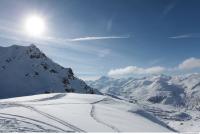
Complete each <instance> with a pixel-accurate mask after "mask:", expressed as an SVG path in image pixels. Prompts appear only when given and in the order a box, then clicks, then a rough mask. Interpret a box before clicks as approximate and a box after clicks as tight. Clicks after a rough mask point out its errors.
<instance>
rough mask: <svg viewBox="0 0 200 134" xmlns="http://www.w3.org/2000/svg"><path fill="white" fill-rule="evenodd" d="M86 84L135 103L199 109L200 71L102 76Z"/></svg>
mask: <svg viewBox="0 0 200 134" xmlns="http://www.w3.org/2000/svg"><path fill="white" fill-rule="evenodd" d="M87 83H88V85H90V86H91V87H93V88H96V89H99V91H101V92H102V93H105V94H110V95H115V96H121V97H124V98H126V99H131V101H135V102H148V103H152V104H166V105H172V106H178V107H185V108H188V109H200V74H198V73H195V74H188V75H179V76H167V75H156V76H148V77H143V78H121V79H114V78H109V77H105V76H103V77H101V78H100V79H98V80H96V81H88V82H87Z"/></svg>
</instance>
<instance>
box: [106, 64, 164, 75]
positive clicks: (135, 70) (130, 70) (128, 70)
mask: <svg viewBox="0 0 200 134" xmlns="http://www.w3.org/2000/svg"><path fill="white" fill-rule="evenodd" d="M165 70H166V69H165V68H164V67H161V66H154V67H150V68H141V67H137V66H127V67H125V68H119V69H112V70H110V71H109V72H108V75H109V76H124V75H131V74H159V73H162V72H164V71H165Z"/></svg>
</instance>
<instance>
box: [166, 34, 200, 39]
mask: <svg viewBox="0 0 200 134" xmlns="http://www.w3.org/2000/svg"><path fill="white" fill-rule="evenodd" d="M169 38H171V39H187V38H200V33H190V34H182V35H177V36H171V37H169Z"/></svg>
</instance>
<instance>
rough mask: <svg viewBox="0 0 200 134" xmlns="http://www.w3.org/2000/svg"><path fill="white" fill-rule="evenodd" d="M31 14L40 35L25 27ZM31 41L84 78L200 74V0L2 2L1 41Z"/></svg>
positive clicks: (27, 42) (10, 43) (3, 44)
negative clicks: (40, 25)
mask: <svg viewBox="0 0 200 134" xmlns="http://www.w3.org/2000/svg"><path fill="white" fill-rule="evenodd" d="M31 15H39V16H42V18H43V19H44V21H45V27H46V30H45V32H44V34H43V35H41V36H40V37H37V38H36V37H30V36H28V35H27V33H26V32H25V31H24V27H25V26H24V22H25V19H26V17H27V16H31ZM31 43H34V44H35V45H36V46H37V47H38V48H40V49H41V50H42V51H43V52H44V53H45V54H46V55H47V56H48V57H50V58H51V59H53V60H54V61H55V62H56V63H59V64H60V65H62V66H64V67H71V68H72V69H73V71H74V72H75V75H76V76H78V77H80V78H82V79H84V80H93V79H97V78H99V77H100V76H103V75H108V76H111V77H126V76H144V75H152V74H160V73H164V74H170V75H174V74H185V73H194V72H200V1H199V0H58V1H57V0H0V45H1V46H10V45H12V44H18V45H29V44H31Z"/></svg>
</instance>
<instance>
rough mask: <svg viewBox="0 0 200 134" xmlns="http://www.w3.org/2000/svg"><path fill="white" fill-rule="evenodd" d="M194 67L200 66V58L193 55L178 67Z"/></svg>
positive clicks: (184, 68) (182, 68) (183, 68)
mask: <svg viewBox="0 0 200 134" xmlns="http://www.w3.org/2000/svg"><path fill="white" fill-rule="evenodd" d="M194 68H200V59H197V58H194V57H192V58H189V59H186V60H184V61H183V62H182V63H181V64H179V65H178V69H181V70H186V69H194Z"/></svg>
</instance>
